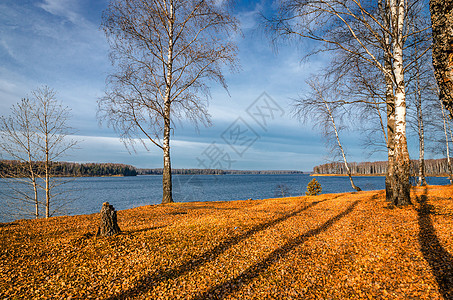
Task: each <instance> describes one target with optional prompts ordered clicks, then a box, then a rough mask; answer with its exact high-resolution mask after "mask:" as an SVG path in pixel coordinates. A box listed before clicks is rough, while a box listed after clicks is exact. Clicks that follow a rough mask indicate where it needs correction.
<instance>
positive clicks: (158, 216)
mask: <svg viewBox="0 0 453 300" xmlns="http://www.w3.org/2000/svg"><path fill="white" fill-rule="evenodd" d="M412 199H413V201H414V202H415V203H414V205H413V206H408V207H404V208H395V207H392V206H390V205H389V204H388V203H387V202H385V199H384V192H383V191H370V192H360V193H346V194H326V195H320V196H316V197H293V198H284V199H266V200H248V201H231V202H198V203H175V204H170V205H154V206H145V207H138V208H134V209H130V210H125V211H119V212H118V223H119V226H120V228H121V229H122V230H123V233H122V234H121V235H118V236H115V237H109V238H100V237H95V236H94V235H93V233H95V232H96V228H97V225H98V218H99V216H98V215H96V214H93V215H82V216H73V217H56V218H51V219H49V220H45V219H41V220H22V221H16V222H13V223H5V224H0V298H1V299H4V298H8V299H38V298H47V299H68V298H72V299H96V298H99V299H117V298H120V299H124V298H131V299H132V298H137V299H442V298H445V299H453V239H452V233H453V187H452V186H442V187H441V186H430V187H428V188H416V189H414V190H413V192H412ZM113 204H114V203H113Z"/></svg>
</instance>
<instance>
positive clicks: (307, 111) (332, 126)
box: [294, 78, 361, 191]
mask: <svg viewBox="0 0 453 300" xmlns="http://www.w3.org/2000/svg"><path fill="white" fill-rule="evenodd" d="M315 80H316V81H318V82H319V78H317V79H315ZM308 84H309V86H310V87H311V89H312V93H310V94H309V95H308V96H307V97H303V98H300V99H298V100H296V101H295V103H294V109H295V115H296V116H297V117H298V118H301V119H302V120H304V121H306V120H307V119H311V120H313V121H315V124H316V125H318V126H319V127H321V128H323V131H324V136H325V137H326V138H327V139H333V140H334V141H333V145H334V146H333V149H332V152H338V153H339V154H340V156H341V159H342V160H343V164H344V167H345V169H346V174H347V175H348V177H349V182H350V183H351V187H352V188H353V189H355V190H356V191H361V189H360V188H359V187H358V186H356V185H355V184H354V180H353V178H352V172H351V169H350V168H349V164H348V161H347V159H346V153H345V150H344V148H343V146H342V144H341V141H340V135H339V132H340V128H338V126H337V122H335V116H334V113H335V112H334V110H335V108H338V107H340V108H341V106H340V105H339V103H341V101H338V100H335V99H326V97H329V96H328V94H329V90H331V89H332V88H331V87H329V86H328V85H327V84H323V85H321V84H319V83H316V82H315V81H309V82H308ZM333 94H336V95H338V93H337V92H336V91H334V92H333Z"/></svg>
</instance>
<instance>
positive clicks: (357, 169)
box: [313, 158, 449, 176]
mask: <svg viewBox="0 0 453 300" xmlns="http://www.w3.org/2000/svg"><path fill="white" fill-rule="evenodd" d="M349 168H350V169H351V173H352V174H360V175H385V174H386V173H387V161H375V162H360V163H356V162H353V163H350V164H349ZM418 169H419V161H418V160H411V165H410V174H411V175H412V176H415V175H416V174H418ZM425 172H426V174H427V175H428V176H429V175H431V176H438V175H442V176H448V174H449V169H448V161H447V159H446V158H441V159H427V160H425ZM313 173H315V174H345V175H346V174H347V170H346V168H345V166H344V164H343V163H341V162H332V163H327V164H323V165H319V166H315V167H314V168H313Z"/></svg>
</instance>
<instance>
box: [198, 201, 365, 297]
mask: <svg viewBox="0 0 453 300" xmlns="http://www.w3.org/2000/svg"><path fill="white" fill-rule="evenodd" d="M358 203H359V201H355V202H353V203H352V204H351V205H350V206H349V207H348V208H347V209H346V210H345V211H343V212H342V213H340V214H338V215H336V216H335V217H332V218H330V219H329V220H327V221H326V222H325V223H324V224H322V225H321V226H319V227H317V228H315V229H311V230H309V231H308V232H306V233H304V234H301V235H299V236H297V237H295V238H293V239H291V240H289V241H288V242H286V243H285V244H284V245H283V246H281V247H280V248H277V249H276V250H274V251H272V252H271V253H270V254H269V255H268V256H267V257H266V258H265V259H263V260H261V261H260V262H258V263H256V264H254V265H252V266H250V267H248V268H247V269H246V270H245V271H244V272H242V273H241V274H240V275H238V276H236V277H234V278H232V279H229V280H227V281H224V282H222V283H220V284H218V285H216V286H213V287H211V288H210V289H209V290H207V291H206V292H204V293H201V294H198V295H196V296H195V297H194V298H192V299H197V300H204V299H223V298H224V297H226V296H228V295H229V294H231V293H234V292H235V291H237V290H239V289H240V288H241V287H242V286H245V285H247V284H249V283H250V282H251V281H252V280H253V279H254V278H256V277H258V276H259V275H260V274H262V273H263V272H265V271H266V269H267V268H269V267H270V266H271V265H272V264H274V263H276V262H277V261H279V260H280V259H282V258H283V257H284V256H286V255H287V254H288V253H289V252H291V251H292V250H293V249H294V248H296V247H298V246H300V245H302V244H303V243H304V242H305V241H307V240H308V239H309V238H311V237H314V236H317V235H319V234H320V233H322V232H324V231H326V230H328V229H329V228H330V227H331V226H332V225H333V224H334V223H335V222H337V221H339V220H340V219H342V218H344V217H345V216H347V215H348V214H349V213H351V212H352V211H353V210H354V208H355V207H356V206H357V204H358Z"/></svg>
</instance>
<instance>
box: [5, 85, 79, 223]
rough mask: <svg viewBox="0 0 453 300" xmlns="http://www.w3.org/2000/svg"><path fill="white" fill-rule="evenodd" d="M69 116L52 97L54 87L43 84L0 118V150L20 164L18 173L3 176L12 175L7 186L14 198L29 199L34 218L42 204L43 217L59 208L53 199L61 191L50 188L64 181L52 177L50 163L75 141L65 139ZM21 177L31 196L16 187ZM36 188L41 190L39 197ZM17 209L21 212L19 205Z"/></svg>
mask: <svg viewBox="0 0 453 300" xmlns="http://www.w3.org/2000/svg"><path fill="white" fill-rule="evenodd" d="M69 118H70V110H69V108H68V107H65V106H63V105H62V104H61V103H60V102H59V101H58V100H57V99H56V93H55V91H54V90H52V89H51V88H49V87H47V86H44V87H41V88H38V89H36V90H34V91H32V93H31V97H30V99H23V100H22V101H21V102H19V103H18V104H17V105H14V106H13V107H12V109H11V115H10V116H9V117H8V118H5V117H2V118H1V119H0V150H2V152H4V153H6V155H7V156H8V157H9V158H10V159H14V160H16V161H17V162H18V164H21V165H23V166H24V168H23V171H22V172H19V174H14V176H8V175H7V176H8V177H13V181H11V185H10V188H11V189H13V191H14V192H15V193H16V194H17V195H16V196H15V197H14V200H16V201H17V202H24V203H29V202H32V203H33V204H34V207H35V210H34V214H33V216H34V217H35V218H38V217H39V216H40V210H41V206H42V205H43V206H44V213H45V217H46V218H48V217H50V216H52V214H53V213H54V212H55V211H57V210H58V208H59V207H60V206H59V205H58V204H57V203H56V199H57V196H61V192H55V190H54V189H55V188H56V187H58V186H60V185H62V184H64V183H65V182H66V181H62V180H55V178H54V177H53V172H52V163H53V162H54V161H57V160H58V159H60V158H62V157H63V155H64V154H65V153H66V152H67V151H68V150H70V149H71V148H73V147H74V146H75V145H76V144H77V142H76V141H74V140H70V139H69V138H68V136H69V135H70V134H71V133H72V129H71V128H70V127H69V126H68V125H67V122H68V120H69ZM24 180H28V181H29V183H30V185H31V187H32V190H33V193H32V195H33V196H30V195H29V193H27V191H24V190H23V189H21V188H20V187H19V188H16V185H17V183H21V182H24ZM40 191H43V192H44V197H43V200H40V199H39V198H40V197H41V196H40ZM19 209H20V210H22V211H23V209H21V208H20V204H19Z"/></svg>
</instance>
